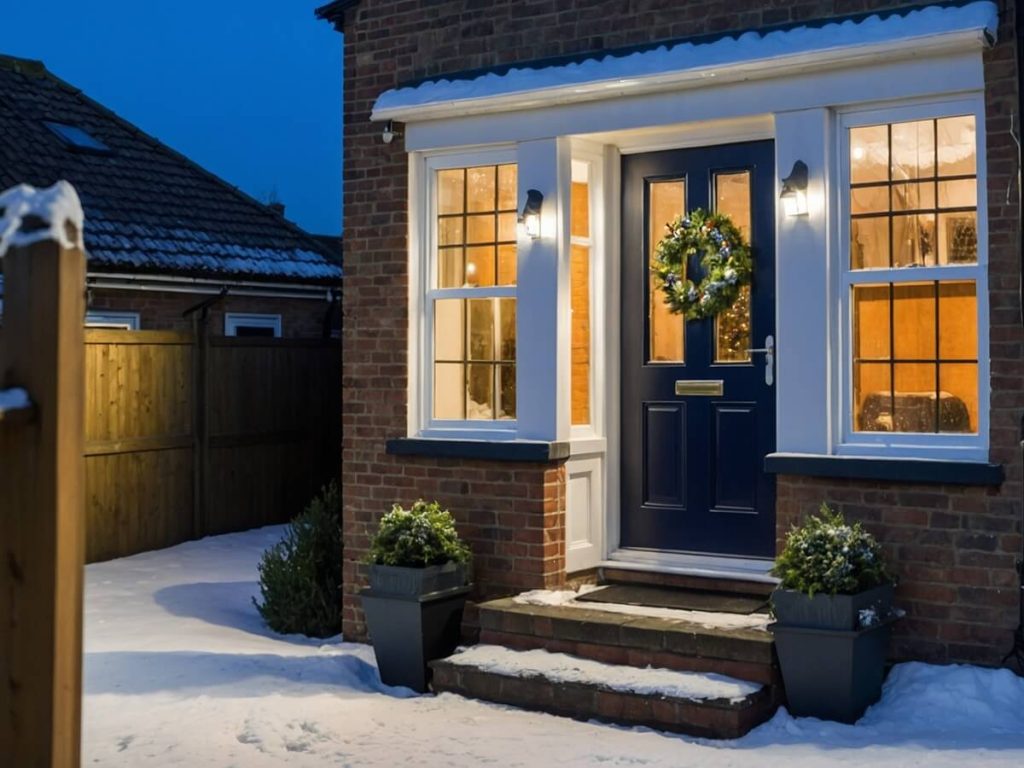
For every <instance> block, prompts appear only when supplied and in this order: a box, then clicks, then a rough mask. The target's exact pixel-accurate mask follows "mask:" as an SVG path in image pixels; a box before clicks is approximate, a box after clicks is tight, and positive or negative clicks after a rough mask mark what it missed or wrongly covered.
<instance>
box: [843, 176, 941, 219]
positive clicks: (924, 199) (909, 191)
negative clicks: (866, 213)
mask: <svg viewBox="0 0 1024 768" xmlns="http://www.w3.org/2000/svg"><path fill="white" fill-rule="evenodd" d="M934 207H935V182H934V181H919V182H914V183H911V184H893V185H892V209H893V210H894V211H920V210H922V209H925V208H934ZM854 213H856V211H854Z"/></svg>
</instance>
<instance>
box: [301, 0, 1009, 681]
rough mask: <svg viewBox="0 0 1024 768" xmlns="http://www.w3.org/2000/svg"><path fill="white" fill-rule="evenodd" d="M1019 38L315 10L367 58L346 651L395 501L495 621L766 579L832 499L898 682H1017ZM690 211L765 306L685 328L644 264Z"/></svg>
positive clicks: (352, 57) (560, 9)
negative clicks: (451, 518) (552, 605)
mask: <svg viewBox="0 0 1024 768" xmlns="http://www.w3.org/2000/svg"><path fill="white" fill-rule="evenodd" d="M1015 11H1016V8H1015V3H1013V2H984V1H978V2H955V3H938V4H935V3H928V2H884V1H874V0H817V1H814V2H805V3H791V2H778V1H776V0H756V1H752V2H745V3H722V2H718V0H693V1H692V2H685V3H679V2H658V1H657V0H654V1H651V2H639V1H633V0H574V1H573V2H552V0H517V1H516V2H511V1H509V0H495V1H494V2H488V3H470V2H458V1H456V0H449V1H448V2H426V1H425V0H362V1H361V2H360V1H359V0H339V1H338V2H333V3H331V4H329V5H326V6H324V7H323V8H321V9H320V10H319V11H318V13H319V15H320V16H321V17H322V18H324V19H326V20H329V21H331V22H332V23H333V24H335V26H336V27H337V28H338V29H339V30H342V31H344V37H345V86H344V88H345V157H344V181H345V187H344V190H345V191H344V195H345V197H344V219H345V237H346V264H345V267H346V282H345V287H344V301H345V306H346V310H347V312H346V318H347V319H346V326H345V328H344V332H343V343H344V348H345V360H344V382H345V384H344V429H345V436H344V451H343V455H344V461H343V469H342V471H343V480H344V482H343V488H344V515H345V545H346V547H345V554H344V557H345V579H346V584H345V633H346V635H347V636H348V637H351V638H358V637H364V636H365V627H364V624H363V619H362V615H361V612H360V608H359V601H358V596H357V592H358V589H359V587H360V585H361V583H362V582H361V573H360V567H359V563H360V561H361V559H362V557H363V556H364V554H365V552H366V548H367V541H368V534H369V532H370V530H371V529H372V527H373V526H374V524H375V521H376V520H377V518H378V517H379V516H380V515H381V514H382V512H384V511H385V510H386V508H387V507H388V506H389V505H390V504H391V503H392V502H395V501H409V500H412V499H415V498H416V497H419V496H424V497H428V498H432V497H436V498H438V499H439V500H441V501H442V502H443V503H444V504H446V505H448V506H449V507H450V508H451V509H452V511H453V512H454V514H455V515H456V516H457V518H458V519H459V521H460V523H461V526H462V530H463V532H464V533H465V534H466V536H467V537H468V539H469V541H470V542H471V544H472V547H473V550H474V553H475V568H476V574H475V577H476V586H477V590H478V597H480V598H493V597H502V596H507V595H512V594H515V593H517V592H520V591H522V590H527V589H533V588H552V587H558V586H560V585H564V584H566V583H567V582H572V581H574V580H578V579H593V578H595V576H596V577H597V578H608V577H609V574H614V575H616V576H617V578H620V579H627V578H628V579H632V580H637V579H641V580H649V581H653V582H658V583H666V582H670V581H676V582H679V583H689V584H691V585H692V584H694V583H700V582H699V580H700V579H713V580H714V583H716V584H718V585H721V584H724V583H727V582H730V581H739V582H746V583H765V582H767V581H768V579H767V572H768V570H769V568H770V567H771V564H772V558H773V556H774V554H775V552H776V547H777V544H778V541H779V540H780V538H781V537H782V536H783V535H784V534H785V532H786V531H787V530H788V528H789V526H790V525H791V524H792V523H793V522H795V521H796V520H798V519H799V518H800V517H801V516H802V515H804V514H805V513H807V512H809V511H812V510H814V509H816V508H817V507H818V505H819V504H820V503H821V502H822V501H827V502H829V503H830V504H832V505H834V506H835V507H837V508H839V509H841V510H842V511H844V512H845V513H846V514H847V515H848V516H849V517H851V518H854V519H858V520H863V521H864V522H865V523H866V524H867V526H868V527H869V528H870V529H871V530H872V531H873V532H875V533H876V534H877V535H878V536H879V538H880V539H881V540H882V541H883V543H884V545H885V548H886V550H887V553H888V555H889V558H890V559H891V561H892V564H893V566H894V568H895V570H896V571H897V572H898V573H899V576H900V579H901V583H900V586H899V589H898V593H897V595H898V602H899V605H900V606H901V607H902V608H903V609H905V610H906V612H907V615H906V618H905V619H904V620H903V621H902V622H901V623H900V625H899V627H898V629H897V634H896V637H895V641H894V647H893V652H894V655H895V657H896V658H900V659H905V658H918V659H927V660H931V661H938V662H949V661H968V662H981V663H990V664H991V663H998V662H999V661H1000V659H1001V658H1002V656H1003V654H1004V653H1005V652H1006V651H1007V650H1008V649H1009V647H1010V645H1011V635H1012V633H1013V630H1014V628H1015V627H1016V625H1017V621H1018V575H1017V573H1016V571H1015V559H1016V558H1017V557H1018V556H1019V553H1020V551H1021V501H1020V499H1021V457H1020V421H1021V412H1022V407H1024V388H1022V386H1021V381H1022V377H1024V331H1022V328H1021V316H1020V312H1021V307H1020V294H1019V279H1020V245H1019V242H1020V241H1019V234H1020V216H1019V188H1018V176H1017V173H1018V165H1017V163H1018V158H1019V152H1018V144H1017V139H1018V138H1019V132H1020V117H1019V115H1020V107H1019V97H1018V94H1019V80H1018V69H1017V62H1016V59H1015V56H1016V50H1017V47H1018V37H1017V35H1016V33H1015V28H1016V23H1017V22H1016V18H1015ZM531 190H532V191H534V192H539V193H540V194H539V195H537V194H533V195H530V194H528V193H529V192H530V191H531ZM784 192H785V193H786V194H785V195H783V193H784ZM538 203H539V210H538V206H537V204H538ZM698 207H700V208H710V209H715V210H718V211H722V212H725V213H728V214H729V215H730V216H731V217H732V219H733V220H734V221H735V222H736V223H737V224H738V225H739V226H740V227H741V228H742V229H743V230H744V232H745V234H746V236H747V237H748V238H749V240H750V242H751V246H752V249H753V252H754V262H755V268H754V277H753V283H752V288H751V291H750V293H747V294H744V296H743V297H742V299H741V301H739V302H737V303H736V304H735V305H734V306H733V308H732V309H731V310H729V311H728V312H726V313H723V314H722V315H720V316H718V317H717V318H716V319H714V320H700V321H689V322H684V321H683V320H682V318H681V317H680V316H679V315H674V314H670V313H669V312H668V311H667V310H666V309H665V307H664V306H663V303H662V301H661V299H660V295H659V294H658V293H657V292H655V291H652V289H651V281H650V277H649V274H648V267H649V261H650V258H651V254H652V252H653V249H654V247H655V245H656V243H657V241H658V239H659V237H660V234H659V233H661V232H662V231H663V226H664V224H665V223H666V222H667V221H669V220H671V219H672V218H673V217H675V216H677V215H680V214H683V213H685V212H687V211H690V210H692V209H694V208H698ZM533 213H536V214H537V215H538V220H537V221H536V227H534V224H535V222H534V221H533V220H530V216H527V215H525V214H533ZM520 220H522V221H520ZM475 620H476V619H475V618H474V617H473V616H472V615H471V616H470V618H469V623H470V624H473V623H474V621H475ZM483 625H484V632H485V633H486V632H488V626H489V625H488V624H487V622H486V621H484V622H483ZM491 628H492V629H493V627H491ZM499 628H501V627H499ZM504 629H506V630H507V629H508V627H507V626H504ZM549 629H550V627H549ZM538 631H543V630H538Z"/></svg>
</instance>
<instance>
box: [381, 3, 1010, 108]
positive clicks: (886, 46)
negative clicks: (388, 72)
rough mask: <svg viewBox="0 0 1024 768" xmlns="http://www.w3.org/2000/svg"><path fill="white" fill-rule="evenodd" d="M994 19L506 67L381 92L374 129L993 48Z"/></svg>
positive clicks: (795, 31)
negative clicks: (395, 122)
mask: <svg viewBox="0 0 1024 768" xmlns="http://www.w3.org/2000/svg"><path fill="white" fill-rule="evenodd" d="M998 23H999V12H998V9H997V8H996V5H995V3H993V2H989V0H983V1H982V2H969V3H966V4H965V3H962V2H961V3H955V4H949V3H944V4H941V5H930V6H925V7H918V8H912V9H907V8H903V9H899V10H894V11H890V12H887V13H872V14H861V15H858V16H850V17H846V18H844V19H826V20H823V21H820V22H814V23H807V24H802V25H797V26H794V25H789V26H786V27H776V28H774V29H769V30H765V29H762V30H749V31H746V32H731V33H726V34H724V35H716V36H713V37H700V38H687V39H685V40H676V41H669V42H661V43H655V44H652V45H645V46H641V47H631V48H626V49H615V50H606V51H598V52H594V53H590V54H585V55H582V56H579V57H568V58H566V57H563V58H559V59H548V60H544V61H537V62H529V63H515V64H506V65H503V66H500V67H493V68H491V69H485V70H474V71H470V72H463V73H457V74H449V75H443V76H440V77H435V78H429V79H426V80H421V81H419V82H416V83H411V84H408V85H405V86H400V87H398V88H393V89H391V90H389V91H385V92H384V93H383V94H381V96H380V97H379V98H378V99H377V102H376V104H375V105H374V108H373V114H372V115H371V119H372V120H391V119H394V120H403V121H410V120H424V119H431V118H440V117H450V116H455V115H467V114H480V113H484V112H506V111H512V110H517V109H526V108H529V107H536V106H540V105H543V104H546V103H550V102H553V101H554V102H557V103H561V104H564V103H566V102H570V101H592V100H596V99H602V98H608V97H612V96H621V95H633V94H641V93H650V92H652V91H656V90H667V89H682V88H687V87H691V88H692V87H699V86H702V85H707V84H708V83H709V82H715V83H721V82H729V81H735V80H746V79H754V78H763V77H770V76H775V75H779V74H782V73H785V72H795V71H799V70H801V69H806V68H808V67H814V68H820V67H821V66H823V65H824V66H827V65H829V64H831V65H833V66H835V65H839V64H847V65H849V64H852V63H855V62H858V61H865V60H867V61H876V60H878V59H879V57H882V56H886V55H888V56H891V57H894V58H907V57H912V56H915V55H921V54H923V53H925V52H930V53H933V54H934V53H937V52H941V51H949V50H953V49H956V48H961V49H962V48H966V47H968V46H976V47H980V46H982V45H987V44H991V43H992V42H994V40H995V36H996V29H997V27H998Z"/></svg>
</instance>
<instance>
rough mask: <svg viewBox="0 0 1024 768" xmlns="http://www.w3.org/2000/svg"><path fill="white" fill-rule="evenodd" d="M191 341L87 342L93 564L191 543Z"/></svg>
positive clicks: (166, 337) (150, 334)
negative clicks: (181, 543) (182, 543)
mask: <svg viewBox="0 0 1024 768" xmlns="http://www.w3.org/2000/svg"><path fill="white" fill-rule="evenodd" d="M194 358H195V344H194V343H193V339H192V335H191V334H186V333H169V332H162V331H137V332H126V331H112V330H100V329H89V330H87V331H86V334H85V371H86V374H85V375H86V387H85V391H86V409H85V435H86V443H85V477H86V499H87V517H86V558H87V559H88V561H89V562H95V561H97V560H107V559H110V558H113V557H120V556H122V555H127V554H132V553H135V552H142V551H145V550H149V549H159V548H161V547H168V546H171V545H172V544H178V543H180V542H182V541H187V540H188V539H189V538H191V537H192V536H193V533H194V530H193V524H192V516H191V514H190V513H191V510H192V495H193V472H192V462H193V461H194V450H193V443H194V438H195V435H194V432H193V415H194V412H193V409H194V392H193V390H194V386H193V381H192V377H193V373H194V369H193V366H194V364H195V363H194Z"/></svg>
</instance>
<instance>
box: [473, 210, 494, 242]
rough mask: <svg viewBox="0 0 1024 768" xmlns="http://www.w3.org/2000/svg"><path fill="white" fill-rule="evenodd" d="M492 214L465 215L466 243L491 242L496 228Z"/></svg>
mask: <svg viewBox="0 0 1024 768" xmlns="http://www.w3.org/2000/svg"><path fill="white" fill-rule="evenodd" d="M495 223H496V222H495V218H494V215H493V214H486V215H483V216H467V217H466V242H467V243H493V242H494V241H495V238H496V235H497V230H496V229H495V228H494V227H495Z"/></svg>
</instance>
